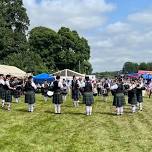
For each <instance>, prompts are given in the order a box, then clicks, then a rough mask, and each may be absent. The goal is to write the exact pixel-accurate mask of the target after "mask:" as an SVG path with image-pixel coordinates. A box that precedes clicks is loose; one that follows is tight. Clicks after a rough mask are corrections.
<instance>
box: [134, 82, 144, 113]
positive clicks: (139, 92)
mask: <svg viewBox="0 0 152 152" xmlns="http://www.w3.org/2000/svg"><path fill="white" fill-rule="evenodd" d="M136 89H137V90H136V96H137V107H139V110H140V111H142V109H143V104H142V103H143V93H142V92H143V90H145V87H144V84H143V83H142V82H141V81H140V80H139V81H138V83H137V87H136Z"/></svg>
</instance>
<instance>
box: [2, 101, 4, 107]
mask: <svg viewBox="0 0 152 152" xmlns="http://www.w3.org/2000/svg"><path fill="white" fill-rule="evenodd" d="M4 105H5V100H2V108H3V107H4Z"/></svg>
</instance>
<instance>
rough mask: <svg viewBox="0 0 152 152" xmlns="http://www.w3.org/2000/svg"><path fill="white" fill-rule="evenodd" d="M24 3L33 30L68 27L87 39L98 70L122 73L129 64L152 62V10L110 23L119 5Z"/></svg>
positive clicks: (72, 0)
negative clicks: (112, 14)
mask: <svg viewBox="0 0 152 152" xmlns="http://www.w3.org/2000/svg"><path fill="white" fill-rule="evenodd" d="M23 1H24V4H25V7H26V8H27V11H28V15H29V17H30V20H31V28H32V27H34V26H40V25H41V26H47V27H50V28H53V29H55V30H57V29H59V28H60V27H61V26H67V27H70V28H72V29H74V30H77V31H78V32H79V33H80V34H81V35H83V36H85V37H86V38H87V39H88V41H89V44H90V46H91V63H92V65H93V68H94V71H109V70H111V71H113V70H120V69H121V68H122V66H123V64H124V62H127V61H132V62H143V61H145V62H147V61H152V59H151V55H152V11H149V10H148V11H141V12H136V13H133V14H129V15H128V16H126V18H125V19H124V20H123V21H122V20H120V21H119V20H118V21H115V22H114V23H109V24H107V22H106V21H107V19H108V18H107V13H109V12H112V11H114V9H115V8H116V6H115V5H114V4H111V3H107V2H106V1H105V0H41V3H39V4H38V3H36V0H23ZM118 9H119V8H118Z"/></svg>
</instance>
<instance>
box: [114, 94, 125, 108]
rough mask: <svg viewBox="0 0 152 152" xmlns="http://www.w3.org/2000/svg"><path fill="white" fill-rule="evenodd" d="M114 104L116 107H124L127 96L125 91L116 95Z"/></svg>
mask: <svg viewBox="0 0 152 152" xmlns="http://www.w3.org/2000/svg"><path fill="white" fill-rule="evenodd" d="M114 98H115V99H114V103H113V104H114V105H115V106H116V107H122V106H124V105H125V96H124V94H123V93H117V94H116V95H115V96H114Z"/></svg>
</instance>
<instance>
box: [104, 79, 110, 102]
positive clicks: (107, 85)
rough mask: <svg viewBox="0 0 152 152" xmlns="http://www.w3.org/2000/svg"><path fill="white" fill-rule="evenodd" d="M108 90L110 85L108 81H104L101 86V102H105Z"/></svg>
mask: <svg viewBox="0 0 152 152" xmlns="http://www.w3.org/2000/svg"><path fill="white" fill-rule="evenodd" d="M109 89H110V84H109V83H108V81H107V80H106V81H105V82H104V84H103V87H102V96H103V101H107V99H108V93H109Z"/></svg>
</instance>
